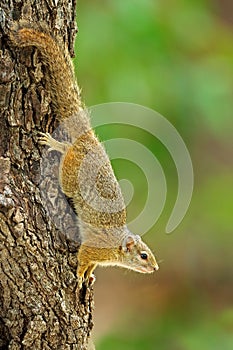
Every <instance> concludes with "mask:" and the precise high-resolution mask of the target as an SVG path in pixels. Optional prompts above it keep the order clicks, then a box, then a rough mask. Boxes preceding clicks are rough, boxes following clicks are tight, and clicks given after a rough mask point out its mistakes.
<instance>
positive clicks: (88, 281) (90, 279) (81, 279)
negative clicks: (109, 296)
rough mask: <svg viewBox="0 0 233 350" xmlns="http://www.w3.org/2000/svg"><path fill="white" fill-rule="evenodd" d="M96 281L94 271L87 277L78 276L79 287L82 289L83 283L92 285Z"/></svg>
mask: <svg viewBox="0 0 233 350" xmlns="http://www.w3.org/2000/svg"><path fill="white" fill-rule="evenodd" d="M95 281H96V277H95V275H94V273H92V274H91V275H90V276H87V277H86V278H84V277H78V288H79V289H82V287H83V283H84V282H85V283H86V284H87V285H88V286H90V287H92V286H93V284H94V283H95Z"/></svg>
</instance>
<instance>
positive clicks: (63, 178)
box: [10, 23, 158, 287]
mask: <svg viewBox="0 0 233 350" xmlns="http://www.w3.org/2000/svg"><path fill="white" fill-rule="evenodd" d="M10 39H11V42H12V43H13V45H15V46H16V47H19V48H23V47H26V46H35V47H36V48H37V49H38V51H39V52H40V55H41V61H42V63H43V64H44V66H45V67H46V69H47V71H46V74H45V76H46V79H47V85H48V89H49V92H50V94H51V97H52V105H53V108H54V112H55V113H56V115H57V119H58V120H60V121H62V122H64V125H65V128H66V131H67V133H68V134H69V135H70V136H71V141H72V143H71V144H67V143H65V142H64V143H63V142H58V141H56V140H55V139H53V138H52V136H51V135H50V134H41V137H40V138H39V142H40V143H41V144H43V145H48V146H49V147H50V149H54V150H57V151H59V152H61V153H62V159H61V163H60V170H59V177H60V179H59V180H60V184H61V188H62V191H63V192H64V194H66V195H67V196H68V197H69V198H71V199H72V201H73V204H74V206H75V209H76V212H77V214H78V217H79V225H80V231H81V234H82V244H81V247H80V249H79V252H78V271H77V273H78V278H79V286H80V287H81V286H82V282H83V280H84V279H88V280H89V278H90V276H91V274H92V272H93V270H94V269H95V267H96V266H97V265H114V266H120V267H124V268H127V269H131V270H134V271H137V272H141V273H151V272H154V271H155V270H158V264H157V262H156V259H155V257H154V255H153V253H152V252H151V250H150V249H149V247H148V246H147V245H146V244H145V243H144V242H143V241H142V240H141V238H140V236H137V235H134V234H133V233H131V232H130V231H129V230H128V228H127V225H126V209H125V204H124V199H123V196H122V193H121V189H120V186H119V183H118V182H117V180H116V177H115V175H114V172H113V169H112V166H111V163H110V160H109V158H108V156H107V154H106V152H105V150H104V147H103V146H102V144H101V143H100V142H99V140H98V138H97V137H96V136H95V134H94V131H93V130H92V129H91V126H90V121H89V116H88V113H87V112H86V110H85V108H84V106H83V104H82V102H81V98H80V90H79V87H78V85H77V83H76V80H75V76H74V69H73V65H72V62H71V59H70V57H69V54H68V52H67V50H66V49H65V50H63V48H61V47H60V45H59V44H58V43H57V42H56V41H55V40H54V39H53V38H52V36H51V35H50V34H49V33H48V31H46V32H45V31H43V30H39V29H36V28H35V27H33V28H32V25H31V24H26V25H25V24H23V23H16V24H14V25H13V26H12V30H11V33H10Z"/></svg>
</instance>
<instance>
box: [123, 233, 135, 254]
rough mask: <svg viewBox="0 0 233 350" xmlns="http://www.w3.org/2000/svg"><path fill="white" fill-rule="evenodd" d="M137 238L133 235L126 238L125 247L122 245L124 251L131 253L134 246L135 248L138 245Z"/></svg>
mask: <svg viewBox="0 0 233 350" xmlns="http://www.w3.org/2000/svg"><path fill="white" fill-rule="evenodd" d="M135 238H136V237H135ZM135 238H134V236H131V235H129V236H127V237H125V239H124V241H123V245H122V246H123V249H124V250H125V251H128V252H130V251H131V250H132V248H133V246H134V245H135V243H136V240H135Z"/></svg>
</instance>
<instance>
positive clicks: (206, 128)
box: [75, 0, 233, 350]
mask: <svg viewBox="0 0 233 350" xmlns="http://www.w3.org/2000/svg"><path fill="white" fill-rule="evenodd" d="M226 3H227V1H224V2H221V1H217V0H215V1H214V0H213V1H211V0H79V1H78V13H77V18H78V26H79V34H78V36H77V41H76V58H75V66H76V73H77V76H78V81H79V84H80V85H81V87H82V89H83V96H84V100H85V102H86V105H87V106H91V105H95V104H99V103H104V102H112V101H121V102H133V103H137V104H141V105H144V106H147V107H150V108H152V109H154V110H157V111H158V112H159V113H161V114H162V115H164V116H166V118H167V119H168V120H169V121H170V122H171V123H173V125H174V126H175V127H176V128H177V130H178V131H179V133H180V134H181V135H182V137H183V139H184V141H185V142H186V144H187V145H188V148H189V150H190V153H191V157H192V160H193V165H194V174H195V189H194V195H193V200H192V203H191V206H190V209H189V212H188V214H187V215H186V217H185V219H184V220H183V222H182V224H181V225H180V226H179V228H178V229H177V230H176V234H174V235H170V236H166V235H165V234H162V235H160V234H156V235H153V237H152V235H151V234H152V233H154V232H159V233H160V232H162V233H163V232H164V226H165V222H167V218H168V216H169V214H170V212H171V208H172V207H173V205H174V201H175V198H176V194H177V176H176V168H175V165H174V163H173V161H172V159H171V157H170V155H169V153H168V152H167V150H166V149H165V147H164V146H163V145H161V143H160V142H159V141H158V140H155V139H154V138H153V137H152V136H151V135H149V134H148V133H146V132H145V131H139V130H136V128H133V127H132V128H131V127H128V126H127V127H126V126H124V127H123V126H121V125H116V126H110V127H108V126H104V127H100V128H98V129H97V133H98V135H99V137H100V138H101V140H103V141H104V140H108V139H111V138H114V137H125V138H127V137H129V138H133V139H136V140H137V141H138V142H140V143H142V144H143V145H145V146H146V147H147V148H148V149H150V150H151V151H152V152H153V153H154V154H155V155H156V157H157V159H158V160H159V162H160V164H161V165H162V168H163V169H164V171H165V174H166V177H167V178H168V198H167V202H166V208H165V209H166V210H165V212H164V213H163V215H162V217H161V219H160V220H159V221H158V223H157V224H156V226H155V227H154V228H153V229H152V230H151V232H150V235H148V236H147V240H150V242H152V246H153V245H154V246H156V247H158V249H159V256H160V257H161V258H163V259H164V260H165V262H166V264H165V265H164V266H163V267H162V268H161V271H160V272H159V273H160V274H161V275H162V276H164V277H163V278H164V279H165V280H166V279H167V280H169V281H171V283H174V285H175V286H176V288H178V289H179V288H180V289H179V294H180V295H181V299H182V296H183V294H182V293H183V284H185V283H187V284H188V285H190V289H191V293H190V295H189V298H188V299H187V300H184V299H182V302H180V303H179V304H178V307H176V308H174V307H173V306H171V305H170V304H169V305H168V307H167V309H166V310H165V311H164V312H160V313H159V314H158V315H156V312H155V311H154V309H153V307H151V312H150V316H148V319H143V322H139V324H140V329H139V328H137V324H138V320H139V319H140V314H137V315H135V313H134V312H135V310H131V314H132V315H133V316H132V320H129V321H127V322H124V321H123V320H122V319H121V320H120V322H118V324H119V326H118V328H117V327H115V328H114V330H113V331H112V332H111V334H110V335H108V336H106V337H105V338H104V339H100V342H99V346H98V347H97V349H99V350H105V349H111V350H115V349H124V350H128V349H129V350H130V349H132V350H133V349H134V350H136V349H143V350H154V349H157V348H158V349H159V350H199V349H205V350H209V349H211V350H213V349H216V350H218V349H222V350H230V349H233V337H232V334H231V332H230V331H232V329H233V309H232V305H230V301H229V300H230V298H229V294H230V293H229V290H230V288H232V280H231V278H232V273H231V270H232V227H233V221H232V213H233V201H232V198H233V164H232V157H233V148H232V132H233V119H232V111H233V45H232V44H233V28H232V27H231V25H230V23H228V22H227V21H226V20H225V19H224V18H223V17H222V14H223V13H224V5H225V4H226ZM220 7H221V16H220ZM232 9H233V6H232ZM228 12H229V11H228ZM232 13H233V11H232ZM232 17H233V15H232ZM228 18H229V13H228ZM113 166H114V169H115V172H116V174H117V176H118V178H119V179H121V178H129V179H130V180H131V181H132V183H133V185H134V188H135V194H137V193H138V194H139V195H135V196H134V197H133V200H132V202H131V203H130V205H129V207H128V213H129V218H133V217H135V216H136V215H137V214H138V212H139V211H140V208H141V207H143V205H144V203H145V200H146V197H145V195H144V194H145V193H146V191H147V187H146V186H147V184H146V183H145V177H144V175H143V173H142V171H141V170H140V169H139V168H137V166H136V165H135V164H132V163H130V162H128V164H126V162H125V161H124V160H119V159H118V160H114V161H113ZM142 183H143V184H142ZM106 273H107V272H106ZM99 283H101V282H100V281H99ZM160 283H161V285H162V283H163V281H161V282H160ZM161 285H159V286H158V289H160V288H161ZM96 288H98V286H97V287H96ZM109 288H110V286H109ZM226 291H227V292H226ZM115 298H117V296H115ZM145 298H146V296H145ZM113 300H114V296H113ZM210 300H211V302H210ZM194 301H195V302H194ZM103 302H105V301H103ZM160 302H161V299H160V297H159V296H158V300H157V303H158V305H159V304H160ZM173 302H174V303H175V304H176V301H174V300H173ZM155 304H156V301H155ZM156 305H157V304H156ZM156 305H155V308H156ZM97 312H98V308H97ZM155 315H156V316H155ZM108 317H110V316H109V315H106V322H108ZM135 320H137V322H135ZM125 330H126V331H125Z"/></svg>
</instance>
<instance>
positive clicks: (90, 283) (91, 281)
mask: <svg viewBox="0 0 233 350" xmlns="http://www.w3.org/2000/svg"><path fill="white" fill-rule="evenodd" d="M95 281H96V277H95V275H94V273H92V274H91V275H90V276H89V277H88V282H89V285H90V286H93V284H94V283H95Z"/></svg>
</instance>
